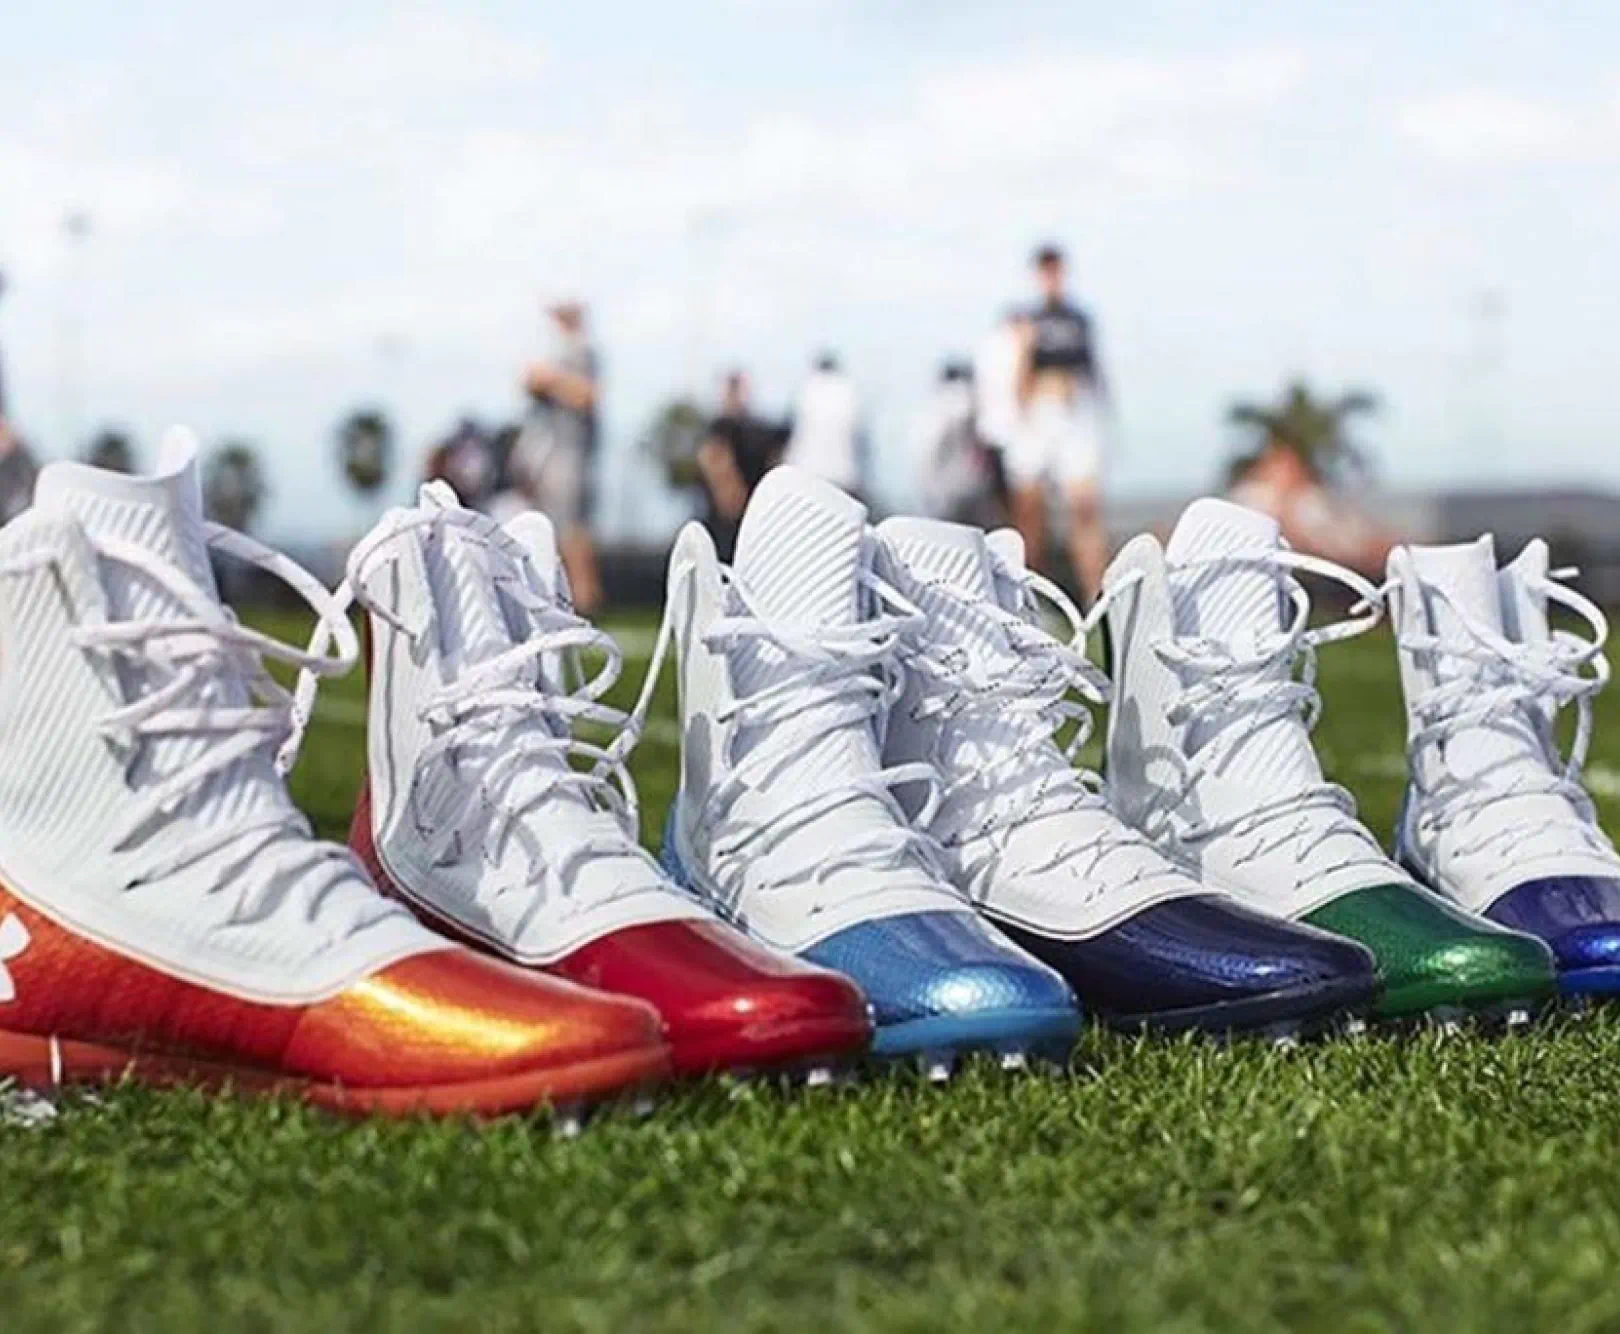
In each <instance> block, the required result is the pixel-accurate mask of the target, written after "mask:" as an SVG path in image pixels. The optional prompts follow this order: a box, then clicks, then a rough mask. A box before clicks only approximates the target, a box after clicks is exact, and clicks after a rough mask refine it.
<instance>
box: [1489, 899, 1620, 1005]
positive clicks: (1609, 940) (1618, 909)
mask: <svg viewBox="0 0 1620 1334" xmlns="http://www.w3.org/2000/svg"><path fill="white" fill-rule="evenodd" d="M1485 916H1486V917H1488V918H1490V920H1491V921H1493V922H1496V923H1498V924H1499V925H1501V926H1505V927H1509V928H1510V929H1512V930H1514V931H1522V932H1524V933H1526V934H1527V935H1532V936H1536V937H1538V938H1539V939H1541V940H1543V941H1545V942H1546V943H1547V945H1548V946H1549V947H1550V948H1551V950H1552V952H1553V957H1554V958H1555V959H1556V960H1557V962H1558V989H1559V990H1560V991H1562V992H1563V993H1564V994H1565V995H1568V996H1613V995H1620V879H1612V878H1608V877H1604V876H1590V875H1554V876H1545V877H1543V878H1542V879H1539V880H1528V881H1526V882H1525V883H1524V884H1522V885H1519V886H1517V887H1515V888H1513V889H1510V890H1509V891H1508V892H1507V893H1506V894H1504V895H1502V897H1501V898H1499V899H1497V901H1496V902H1495V903H1493V904H1492V905H1491V906H1490V907H1489V908H1488V909H1487V910H1486V912H1485Z"/></svg>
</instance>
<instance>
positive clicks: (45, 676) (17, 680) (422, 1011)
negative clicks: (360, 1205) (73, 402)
mask: <svg viewBox="0 0 1620 1334" xmlns="http://www.w3.org/2000/svg"><path fill="white" fill-rule="evenodd" d="M176 452H182V453H183V454H184V457H180V458H178V459H177V461H176V464H175V466H174V467H173V469H172V470H170V471H167V472H164V473H162V474H161V475H157V476H150V477H126V476H120V475H118V474H114V473H108V472H102V471H99V470H97V469H94V468H89V467H85V466H82V465H80V464H76V463H56V464H52V465H51V466H49V467H48V468H46V469H45V470H44V471H43V472H42V473H41V474H40V478H39V485H38V490H37V495H36V499H35V504H34V507H33V509H32V510H30V511H28V512H27V513H25V514H24V515H23V516H22V517H21V518H19V519H17V520H15V521H13V522H12V523H11V524H9V525H7V527H6V528H5V529H4V530H3V531H0V1076H14V1077H16V1078H17V1079H19V1080H20V1081H21V1082H22V1083H24V1084H26V1085H29V1086H34V1087H47V1088H48V1087H53V1086H56V1085H60V1084H65V1083H70V1082H96V1081H112V1080H117V1079H121V1078H124V1077H126V1076H128V1077H132V1078H135V1079H140V1080H145V1081H151V1082H156V1083H169V1082H196V1083H201V1084H205V1085H210V1086H224V1085H228V1086H232V1087H235V1088H239V1089H244V1090H265V1091H269V1090H274V1091H284V1092H287V1093H291V1094H294V1095H297V1096H301V1097H303V1098H305V1099H307V1100H309V1101H311V1102H315V1103H318V1104H321V1105H325V1106H329V1107H333V1108H338V1109H343V1110H349V1111H366V1112H387V1113H400V1114H404V1113H414V1112H421V1111H429V1112H477V1113H498V1112H505V1111H509V1110H519V1109H525V1108H528V1107H531V1106H535V1105H538V1104H540V1103H544V1102H551V1103H569V1104H573V1103H578V1102H582V1101H586V1100H589V1099H592V1098H595V1097H599V1096H603V1095H606V1094H609V1093H614V1092H617V1091H619V1090H621V1089H625V1088H628V1087H630V1086H632V1085H635V1084H639V1083H642V1082H644V1081H646V1080H648V1079H652V1078H655V1077H659V1076H662V1075H663V1074H665V1073H666V1072H667V1070H668V1068H669V1051H668V1048H667V1047H666V1045H665V1044H664V1042H663V1039H662V1036H661V1034H660V1030H659V1026H658V1018H657V1015H655V1014H654V1013H653V1012H652V1011H651V1010H650V1009H648V1008H647V1007H645V1006H642V1005H639V1004H634V1003H629V1002H624V1001H618V1000H614V999H611V998H608V997H603V996H598V995H596V994H594V993H592V992H590V991H588V990H586V989H585V988H583V987H578V986H574V985H572V984H570V983H566V982H561V981H555V980H551V979H546V980H536V979H532V978H529V977H526V976H524V975H523V974H522V973H521V972H520V971H518V970H517V969H514V968H510V967H506V966H504V965H501V964H497V963H494V962H492V961H490V960H486V959H482V958H479V957H478V956H476V955H474V954H473V953H471V952H470V951H467V950H465V949H462V948H460V947H459V946H454V945H451V944H449V943H448V942H446V941H444V940H442V939H440V938H439V937H437V936H435V935H433V934H432V933H431V932H429V931H427V930H426V929H424V928H423V927H422V926H421V925H420V924H419V923H418V922H416V921H415V920H414V919H413V918H412V917H411V916H410V914H409V913H407V912H405V911H404V910H403V909H402V908H400V907H399V906H398V905H397V904H394V903H391V902H389V901H388V900H387V899H385V898H383V897H382V896H381V895H380V894H378V893H377V892H376V890H375V889H374V888H373V886H372V885H371V884H370V882H369V881H368V880H367V879H366V877H365V874H364V872H363V871H362V870H361V868H360V867H359V866H358V865H357V864H356V862H355V859H354V858H353V856H352V855H350V853H348V852H347V851H346V850H345V849H343V848H341V847H337V846H335V845H333V844H329V843H320V842H317V841H315V840H314V839H313V838H312V837H311V835H310V831H309V826H308V824H307V823H306V822H305V820H304V818H303V816H302V815H301V814H299V812H298V810H297V809H296V808H295V807H294V806H293V804H292V801H291V800H290V798H289V797H288V795H287V791H286V788H285V786H284V785H283V783H282V780H281V777H280V775H279V774H278V773H277V771H276V767H275V763H274V760H275V755H274V752H275V749H276V747H277V746H278V745H279V744H280V743H281V742H282V740H283V739H284V738H285V737H286V736H287V734H288V732H289V730H290V727H291V710H290V708H289V703H290V699H289V696H288V695H287V693H286V692H285V691H283V690H282V689H281V688H280V687H279V686H277V685H276V683H275V682H274V681H273V680H272V679H271V678H270V676H269V675H268V673H267V672H266V670H265V667H264V665H263V660H265V659H268V660H272V661H277V662H281V663H284V664H288V665H291V666H296V667H303V668H305V669H307V670H310V671H312V672H316V673H320V674H336V673H340V672H343V671H346V670H348V669H349V668H350V667H352V665H353V663H354V660H355V658H356V656H357V653H358V646H357V644H356V642H355V636H354V632H353V630H352V629H351V628H350V627H349V625H348V623H347V621H344V620H342V619H341V618H340V617H337V616H336V615H335V608H334V606H333V604H332V600H331V598H330V597H329V596H328V595H327V594H326V593H325V591H324V590H323V589H322V588H321V587H320V585H319V584H318V583H317V582H316V581H315V580H314V579H313V578H312V577H311V576H310V575H309V574H307V573H306V572H304V571H303V570H302V569H300V568H299V567H298V566H296V565H295V564H293V563H292V562H291V561H289V560H287V559H285V558H284V557H281V556H278V555H276V554H275V553H274V552H271V551H269V550H267V549H266V548H264V547H261V546H260V545H259V544H258V543H256V542H253V541H251V540H250V539H248V538H246V537H243V536H241V535H240V534H236V533H232V532H229V531H228V530H225V529H221V528H218V527H213V526H211V525H205V523H204V520H203V515H202V505H201V498H200V492H199V489H198V483H197V475H196V466H195V462H194V460H193V459H192V458H191V457H190V451H189V448H188V447H187V446H186V444H185V442H184V441H181V442H179V449H178V451H177V450H176V447H175V443H174V442H171V446H170V453H171V454H174V453H176ZM211 548H212V549H213V550H216V551H220V552H222V553H225V554H229V555H232V556H236V557H239V558H242V559H245V560H247V561H249V562H251V563H253V564H255V565H257V566H260V567H262V568H263V569H265V570H267V571H270V572H273V573H275V574H278V575H280V576H281V577H283V578H284V579H286V580H287V581H288V582H289V583H291V584H292V585H293V586H294V587H295V588H296V589H297V590H298V591H299V592H300V593H301V594H303V596H304V597H305V598H307V599H308V601H309V602H310V604H311V606H312V607H313V608H314V609H315V611H316V613H317V614H318V615H319V616H320V617H321V618H322V620H323V622H324V623H326V624H327V625H328V627H329V632H330V633H331V634H332V635H334V636H335V637H336V639H337V651H336V653H335V655H331V656H328V655H324V654H323V655H322V656H321V657H319V658H315V657H313V656H312V655H307V654H304V653H300V652H298V651H296V650H294V649H292V648H289V647H288V646H286V645H283V644H280V643H278V642H277V641H275V640H274V639H270V638H268V637H266V636H264V635H262V634H259V633H258V632H256V631H253V630H250V629H248V628H246V627H244V626H242V625H239V624H238V623H237V621H236V619H235V617H234V616H232V614H231V613H230V612H229V611H228V610H227V609H226V608H225V607H224V606H223V605H222V604H221V602H220V600H219V597H218V595H217V593H216V591H215V588H214V581H213V575H212V573H211V569H210V564H209V555H210V549H211Z"/></svg>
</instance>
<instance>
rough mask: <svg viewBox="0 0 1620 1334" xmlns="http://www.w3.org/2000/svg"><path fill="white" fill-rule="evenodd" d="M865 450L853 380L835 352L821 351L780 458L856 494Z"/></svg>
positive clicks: (862, 477) (859, 491)
mask: <svg viewBox="0 0 1620 1334" xmlns="http://www.w3.org/2000/svg"><path fill="white" fill-rule="evenodd" d="M864 454H865V442H864V440H863V436H862V431H861V414H860V402H859V399H858V398H857V396H856V393H855V382H854V381H853V380H851V379H850V377H849V375H848V373H847V372H846V371H845V370H844V368H843V366H842V365H841V364H840V363H839V360H838V354H837V353H836V352H830V351H829V352H822V353H820V354H819V355H818V356H817V357H816V360H815V363H814V366H813V368H812V369H811V372H810V377H809V378H808V379H807V380H806V381H805V382H804V386H803V388H801V389H800V390H799V397H798V400H797V401H796V402H795V404H794V408H793V425H792V430H791V432H790V434H789V435H788V442H787V451H786V453H785V454H784V455H783V461H784V462H786V463H791V464H793V465H794V466H795V467H799V468H803V469H804V470H805V471H806V472H808V473H811V474H813V475H815V476H817V477H820V478H822V479H823V480H824V481H828V482H831V483H832V484H833V485H834V486H837V487H841V488H842V489H843V490H845V491H848V492H849V493H850V494H851V495H854V496H860V495H861V494H862V491H863V484H864V482H865V480H866V479H865V467H864V464H865V459H864V457H863V456H864Z"/></svg>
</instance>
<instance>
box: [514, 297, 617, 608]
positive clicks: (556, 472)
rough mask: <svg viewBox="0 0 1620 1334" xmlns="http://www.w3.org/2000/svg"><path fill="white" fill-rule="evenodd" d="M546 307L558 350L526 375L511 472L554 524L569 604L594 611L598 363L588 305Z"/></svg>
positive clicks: (597, 587) (597, 588) (597, 583)
mask: <svg viewBox="0 0 1620 1334" xmlns="http://www.w3.org/2000/svg"><path fill="white" fill-rule="evenodd" d="M548 314H549V315H550V317H551V320H552V324H553V325H554V327H555V331H556V336H557V350H556V352H555V354H554V355H553V356H552V357H551V358H550V359H549V360H544V361H537V362H534V363H533V364H532V365H530V366H529V368H528V369H527V371H526V372H525V373H524V377H523V388H524V390H525V391H526V392H527V393H528V395H529V399H530V403H531V411H530V413H529V420H528V422H527V423H526V424H525V426H524V430H523V434H522V435H521V436H520V437H519V439H518V442H517V444H516V445H515V446H514V447H513V457H512V471H513V474H514V478H515V480H516V481H517V482H518V484H519V485H520V486H521V487H522V489H523V490H524V491H525V492H526V494H527V495H528V496H529V498H530V499H531V500H532V501H533V502H534V503H535V505H536V506H538V507H539V508H540V509H542V510H544V511H545V513H546V514H547V516H548V517H549V518H550V519H551V521H552V523H554V524H555V525H556V527H557V547H558V550H559V551H560V552H561V553H562V560H563V568H564V569H565V570H566V571H567V573H568V583H569V586H570V588H571V589H572V591H573V598H574V605H575V606H576V607H577V608H578V609H579V610H580V612H581V613H583V614H585V615H587V616H588V615H591V614H592V613H594V612H595V611H596V610H597V609H598V608H599V607H600V605H601V602H602V579H601V574H600V572H599V570H598V567H597V563H596V546H595V543H594V541H593V540H592V537H591V521H592V518H593V515H594V509H595V500H596V484H595V471H596V456H597V452H598V446H599V443H600V428H599V419H598V411H599V407H600V399H601V363H600V359H599V358H598V356H597V352H596V349H595V348H594V347H593V346H592V345H591V342H590V339H589V338H588V337H587V335H586V330H585V307H584V306H583V305H582V304H581V303H580V302H578V301H574V300H568V301H560V302H558V303H556V304H555V305H553V306H551V307H550V309H549V311H548Z"/></svg>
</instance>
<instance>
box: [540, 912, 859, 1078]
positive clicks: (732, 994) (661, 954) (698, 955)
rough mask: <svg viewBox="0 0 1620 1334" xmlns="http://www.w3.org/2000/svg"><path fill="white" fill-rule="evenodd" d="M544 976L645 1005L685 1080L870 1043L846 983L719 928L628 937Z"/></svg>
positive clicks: (675, 925)
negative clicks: (661, 1024) (650, 1009)
mask: <svg viewBox="0 0 1620 1334" xmlns="http://www.w3.org/2000/svg"><path fill="white" fill-rule="evenodd" d="M551 971H552V972H554V973H557V974H558V975H560V976H562V977H566V978H568V979H569V980H571V981H574V982H579V983H581V984H583V985H585V986H591V987H600V988H602V989H603V990H606V991H611V992H614V993H617V994H620V995H627V996H634V997H637V998H638V999H640V1000H644V1001H646V1002H648V1003H649V1004H650V1005H652V1006H653V1007H654V1008H655V1009H656V1010H657V1011H658V1013H659V1014H660V1015H661V1016H662V1017H663V1020H664V1025H665V1031H666V1033H667V1035H668V1038H669V1043H670V1046H671V1048H672V1049H673V1051H674V1055H675V1062H676V1068H677V1070H678V1071H680V1072H681V1073H683V1074H695V1073H701V1072H703V1071H706V1070H712V1069H720V1068H725V1067H728V1066H759V1065H774V1064H780V1063H784V1062H793V1061H797V1060H801V1059H809V1058H811V1057H816V1056H830V1055H837V1054H840V1053H844V1052H850V1051H855V1050H859V1049H860V1048H862V1047H864V1046H865V1045H866V1043H867V1041H868V1039H869V1038H870V1036H871V1021H870V1019H869V1018H868V1016H867V1009H866V997H865V996H864V995H862V994H861V990H860V988H859V987H857V986H856V985H855V984H854V983H853V982H851V981H850V980H849V979H848V978H846V977H842V976H840V975H839V974H837V973H835V972H830V971H828V970H827V969H825V968H818V967H815V966H814V965H812V964H807V963H805V962H803V961H801V960H799V959H795V958H793V957H792V956H790V955H784V954H779V953H777V952H775V951H773V950H770V949H767V948H766V947H765V946H763V945H760V944H758V943H757V942H755V941H752V940H750V939H748V937H746V936H744V935H743V934H742V933H741V932H739V931H736V930H734V929H733V928H731V927H729V926H727V925H725V924H724V923H722V922H717V921H704V920H696V921H692V920H686V921H674V922H653V923H648V924H646V925H643V926H635V927H627V928H626V929H624V930H622V931H615V932H613V933H612V934H610V935H607V936H604V937H602V938H601V939H599V940H595V941H592V942H591V943H590V944H589V945H586V946H585V947H584V948H582V949H579V950H576V951H574V953H573V954H570V955H569V956H568V957H567V958H565V959H563V960H562V961H561V962H560V963H558V964H555V965H553V967H552V969H551Z"/></svg>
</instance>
